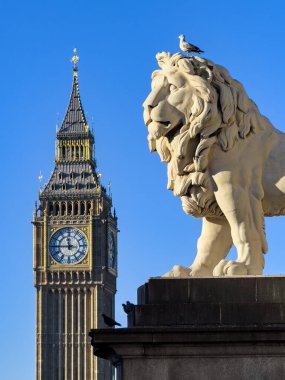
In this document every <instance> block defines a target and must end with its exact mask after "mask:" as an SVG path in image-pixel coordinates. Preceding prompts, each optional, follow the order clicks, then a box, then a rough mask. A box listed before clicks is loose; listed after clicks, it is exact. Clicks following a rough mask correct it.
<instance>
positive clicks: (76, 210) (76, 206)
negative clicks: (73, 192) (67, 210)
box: [74, 202, 78, 215]
mask: <svg viewBox="0 0 285 380" xmlns="http://www.w3.org/2000/svg"><path fill="white" fill-rule="evenodd" d="M74 215H78V203H77V202H75V203H74Z"/></svg>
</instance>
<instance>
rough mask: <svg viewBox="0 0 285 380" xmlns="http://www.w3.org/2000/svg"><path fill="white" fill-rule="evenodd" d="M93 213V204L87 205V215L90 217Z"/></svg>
mask: <svg viewBox="0 0 285 380" xmlns="http://www.w3.org/2000/svg"><path fill="white" fill-rule="evenodd" d="M90 213H91V202H88V203H87V214H88V215H90Z"/></svg>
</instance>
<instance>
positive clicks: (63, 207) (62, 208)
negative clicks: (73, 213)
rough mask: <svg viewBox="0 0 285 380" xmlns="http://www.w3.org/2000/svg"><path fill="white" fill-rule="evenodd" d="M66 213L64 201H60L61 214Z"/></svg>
mask: <svg viewBox="0 0 285 380" xmlns="http://www.w3.org/2000/svg"><path fill="white" fill-rule="evenodd" d="M65 213H66V205H65V203H64V202H62V205H61V215H65Z"/></svg>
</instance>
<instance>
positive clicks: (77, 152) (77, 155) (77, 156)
mask: <svg viewBox="0 0 285 380" xmlns="http://www.w3.org/2000/svg"><path fill="white" fill-rule="evenodd" d="M78 158H79V147H78V146H76V159H77V160H78Z"/></svg>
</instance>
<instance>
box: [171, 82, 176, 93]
mask: <svg viewBox="0 0 285 380" xmlns="http://www.w3.org/2000/svg"><path fill="white" fill-rule="evenodd" d="M169 90H170V92H174V91H176V90H177V87H176V86H174V84H171V85H170V86H169Z"/></svg>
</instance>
